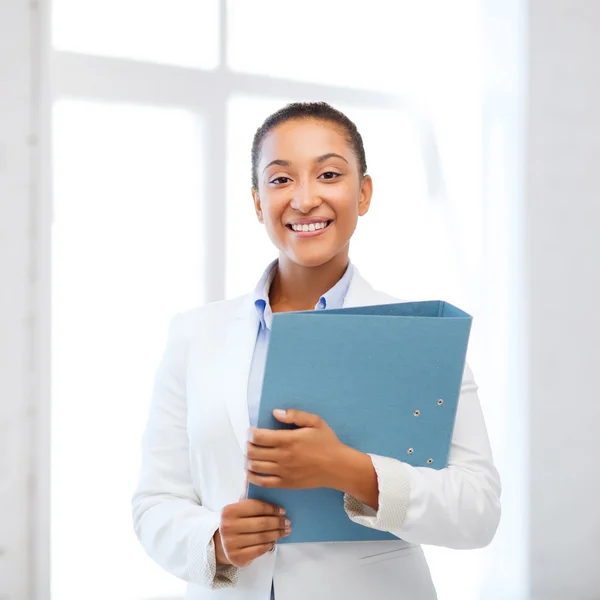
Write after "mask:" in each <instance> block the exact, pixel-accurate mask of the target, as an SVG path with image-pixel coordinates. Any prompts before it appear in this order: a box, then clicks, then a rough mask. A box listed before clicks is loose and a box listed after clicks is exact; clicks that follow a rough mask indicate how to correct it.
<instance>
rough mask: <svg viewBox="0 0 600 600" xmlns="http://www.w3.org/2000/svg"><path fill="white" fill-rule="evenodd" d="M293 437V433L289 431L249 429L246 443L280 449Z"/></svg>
mask: <svg viewBox="0 0 600 600" xmlns="http://www.w3.org/2000/svg"><path fill="white" fill-rule="evenodd" d="M293 435H294V432H293V431H290V430H289V429H257V428H256V427H251V428H250V431H249V432H248V441H249V442H252V443H253V444H255V445H256V446H263V447H265V448H281V447H282V446H285V445H286V444H288V443H289V442H290V440H291V438H292V437H293Z"/></svg>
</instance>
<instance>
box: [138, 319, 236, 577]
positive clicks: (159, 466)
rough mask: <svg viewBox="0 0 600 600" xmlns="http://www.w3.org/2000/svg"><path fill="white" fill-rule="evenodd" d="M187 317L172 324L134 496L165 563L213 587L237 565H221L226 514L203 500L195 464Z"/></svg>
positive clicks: (148, 547) (147, 536) (153, 550)
mask: <svg viewBox="0 0 600 600" xmlns="http://www.w3.org/2000/svg"><path fill="white" fill-rule="evenodd" d="M186 363H187V341H186V336H185V331H184V318H183V316H182V315H176V316H175V317H174V318H173V319H172V321H171V324H170V327H169V336H168V342H167V347H166V350H165V352H164V354H163V357H162V360H161V362H160V364H159V367H158V370H157V373H156V376H155V381H154V391H153V394H152V399H151V403H150V412H149V415H148V419H147V423H146V427H145V430H144V434H143V438H142V457H141V458H142V460H141V469H140V476H139V481H138V483H137V487H136V490H135V492H134V494H133V498H132V516H133V525H134V529H135V532H136V535H137V537H138V539H139V541H140V542H141V544H142V546H143V548H144V550H145V551H146V553H147V554H148V555H149V556H150V557H151V558H152V559H153V560H154V561H155V562H156V563H158V564H159V565H160V566H161V567H162V568H163V569H165V570H166V571H168V572H169V573H171V574H173V575H175V576H176V577H179V578H180V579H183V580H185V581H188V582H192V583H195V584H199V585H202V586H205V587H209V588H219V587H232V586H234V585H235V584H236V581H237V569H236V568H235V567H224V566H217V565H216V561H215V548H214V542H213V535H214V533H215V532H216V530H217V529H218V527H219V522H220V515H219V514H218V513H216V512H213V511H210V510H208V509H206V508H205V507H203V506H202V498H201V497H200V494H199V492H198V490H196V489H195V488H194V486H193V483H192V476H191V470H190V459H189V447H188V432H187V403H186V389H185V372H186Z"/></svg>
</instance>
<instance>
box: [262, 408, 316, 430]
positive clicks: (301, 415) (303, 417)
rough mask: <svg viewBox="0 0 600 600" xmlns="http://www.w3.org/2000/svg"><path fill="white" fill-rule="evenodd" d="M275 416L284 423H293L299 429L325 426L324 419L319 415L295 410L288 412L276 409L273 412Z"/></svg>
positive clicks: (291, 409)
mask: <svg viewBox="0 0 600 600" xmlns="http://www.w3.org/2000/svg"><path fill="white" fill-rule="evenodd" d="M273 416H274V417H275V418H276V419H277V420H278V421H281V422H282V423H292V424H294V425H297V426H298V427H320V426H321V425H322V424H323V419H321V417H319V415H314V414H312V413H308V412H304V411H302V410H296V409H295V408H290V409H288V410H281V409H278V408H276V409H275V410H274V411H273Z"/></svg>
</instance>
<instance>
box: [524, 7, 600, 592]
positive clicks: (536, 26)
mask: <svg viewBox="0 0 600 600" xmlns="http://www.w3.org/2000/svg"><path fill="white" fill-rule="evenodd" d="M529 14H530V16H529V19H530V24H529V36H530V40H529V52H530V56H529V69H530V75H529V96H530V99H529V132H528V133H529V147H528V157H527V165H528V169H527V175H528V184H527V194H526V198H527V204H526V208H527V213H526V227H527V229H526V240H527V257H526V258H527V260H528V263H529V284H528V285H529V334H530V343H529V349H528V351H529V352H528V353H529V359H528V361H529V365H530V374H529V398H530V406H529V414H530V416H529V420H530V438H529V443H530V461H531V466H530V507H529V510H530V521H529V522H530V539H531V546H530V578H531V588H532V599H533V600H565V599H568V600H592V599H594V598H599V597H600V464H599V462H598V457H599V456H600V435H599V426H600V309H599V307H600V194H599V192H598V173H599V172H600V63H599V60H600V36H599V32H600V2H598V1H597V0H531V2H530V13H529Z"/></svg>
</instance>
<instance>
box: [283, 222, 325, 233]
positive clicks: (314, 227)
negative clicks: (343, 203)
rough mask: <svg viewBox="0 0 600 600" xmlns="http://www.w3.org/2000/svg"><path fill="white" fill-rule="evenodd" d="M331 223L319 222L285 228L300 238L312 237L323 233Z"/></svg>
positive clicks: (291, 225)
mask: <svg viewBox="0 0 600 600" xmlns="http://www.w3.org/2000/svg"><path fill="white" fill-rule="evenodd" d="M331 223H333V221H332V220H327V221H321V222H319V223H298V224H296V223H293V224H289V225H286V227H287V228H288V229H289V230H291V231H293V232H294V233H297V234H299V235H300V237H312V236H315V235H319V234H321V233H323V231H324V230H325V229H327V228H328V227H329V226H330V225H331Z"/></svg>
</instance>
